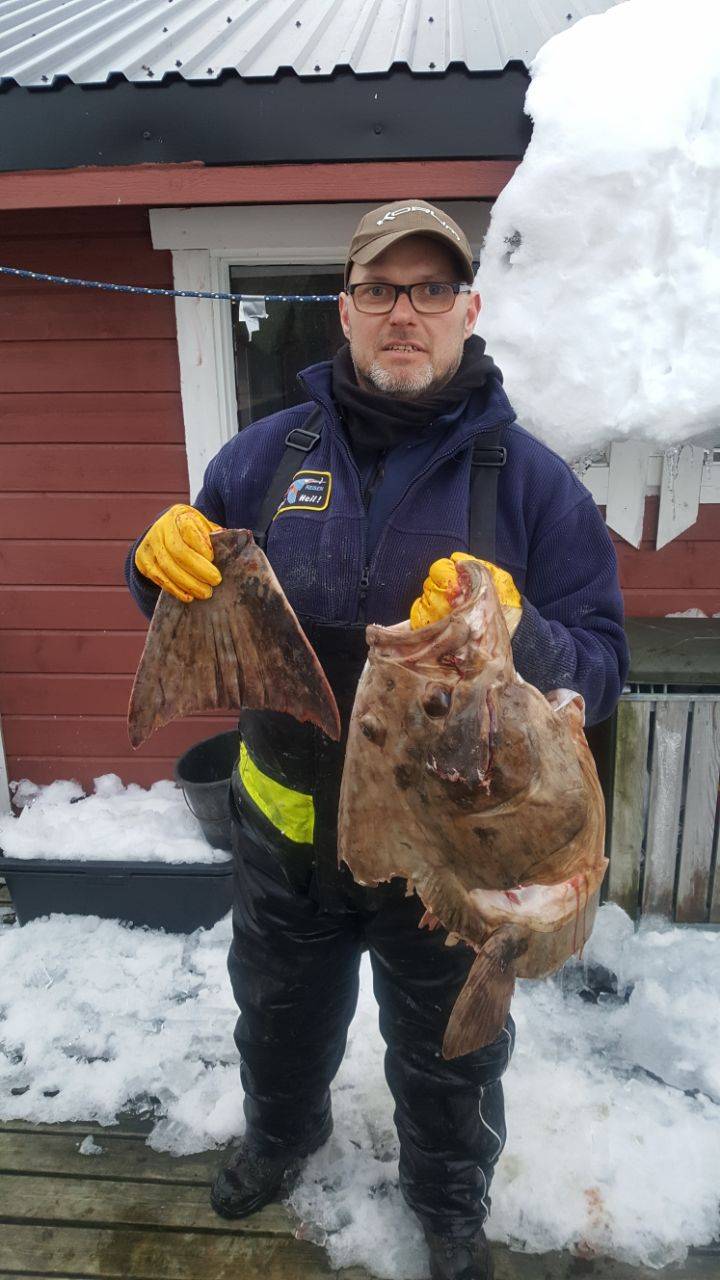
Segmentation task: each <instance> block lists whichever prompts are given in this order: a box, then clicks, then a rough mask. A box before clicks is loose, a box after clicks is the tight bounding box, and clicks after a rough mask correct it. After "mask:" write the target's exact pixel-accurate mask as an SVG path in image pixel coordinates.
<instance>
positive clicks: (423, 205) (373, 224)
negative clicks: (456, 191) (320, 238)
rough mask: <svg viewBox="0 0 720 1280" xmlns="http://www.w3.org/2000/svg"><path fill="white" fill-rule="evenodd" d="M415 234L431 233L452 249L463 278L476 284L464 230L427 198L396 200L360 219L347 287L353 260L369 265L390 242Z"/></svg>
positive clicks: (347, 267) (352, 243)
mask: <svg viewBox="0 0 720 1280" xmlns="http://www.w3.org/2000/svg"><path fill="white" fill-rule="evenodd" d="M416 235H424V236H432V238H433V239H434V240H441V241H442V243H443V244H446V245H447V246H448V247H449V248H450V249H452V250H453V251H454V253H455V256H456V257H457V259H458V262H459V263H460V265H461V267H462V276H463V279H464V280H465V282H466V283H467V284H472V283H473V280H474V279H475V272H474V270H473V256H472V249H471V248H470V245H469V243H468V239H467V236H466V235H465V232H464V231H462V230H461V228H460V227H459V226H458V224H457V222H455V220H454V219H453V218H451V217H450V214H449V213H445V211H444V210H443V209H438V208H437V206H436V205H434V204H428V201H427V200H394V201H393V202H392V204H382V205H380V207H379V208H378V209H371V210H370V212H369V213H366V214H365V216H364V217H363V218H361V219H360V221H359V223H358V225H357V227H356V229H355V233H354V235H353V238H352V240H351V241H350V248H349V249H348V254H347V260H346V262H345V287H346V288H347V283H348V276H349V275H350V268H351V267H352V264H353V262H359V263H360V264H361V266H366V265H367V264H368V263H369V262H373V261H374V259H375V258H377V257H378V256H379V254H381V253H382V252H383V250H385V249H387V248H389V246H390V245H391V244H395V243H396V242H397V241H398V240H402V239H403V237H404V236H416Z"/></svg>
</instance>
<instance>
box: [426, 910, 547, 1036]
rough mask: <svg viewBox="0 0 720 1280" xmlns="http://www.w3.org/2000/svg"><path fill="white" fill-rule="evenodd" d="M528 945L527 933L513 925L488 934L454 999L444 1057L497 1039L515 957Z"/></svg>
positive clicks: (507, 1002)
mask: <svg viewBox="0 0 720 1280" xmlns="http://www.w3.org/2000/svg"><path fill="white" fill-rule="evenodd" d="M527 946H528V939H527V935H526V934H525V933H523V931H522V930H520V929H518V928H517V927H516V926H515V925H503V926H502V928H500V929H497V930H496V931H495V933H493V934H491V936H490V937H489V938H488V940H487V942H486V943H485V945H484V946H483V947H482V948H481V950H480V951H479V952H478V954H477V958H476V960H475V963H474V964H473V967H472V969H471V970H470V973H469V975H468V978H467V981H466V983H465V986H464V987H463V989H462V991H461V992H460V995H459V996H458V998H457V1000H456V1001H455V1005H454V1007H453V1011H452V1013H451V1014H450V1021H449V1022H448V1025H447V1029H446V1031H445V1038H444V1039H443V1047H442V1053H443V1058H458V1057H460V1055H461V1054H464V1053H472V1052H474V1050H475V1049H482V1048H483V1047H484V1046H485V1045H487V1044H492V1042H493V1040H495V1039H497V1037H498V1036H499V1035H500V1032H501V1031H502V1029H503V1027H504V1026H505V1022H506V1020H507V1016H508V1012H509V1010H510V1001H511V999H512V995H513V991H514V990H515V961H516V959H517V957H518V956H520V955H522V954H523V952H524V951H526V950H527Z"/></svg>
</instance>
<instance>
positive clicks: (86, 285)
mask: <svg viewBox="0 0 720 1280" xmlns="http://www.w3.org/2000/svg"><path fill="white" fill-rule="evenodd" d="M0 275H4V276H17V277H19V279H21V280H42V281H44V282H46V283H47V284H64V285H74V286H75V287H76V288H78V289H102V290H104V291H105V292H106V293H135V294H145V295H149V296H150V297H153V298H208V299H210V300H211V301H213V302H254V301H256V300H257V299H258V298H264V300H265V301H266V302H337V300H338V297H339V295H338V294H337V293H263V294H258V293H223V292H222V291H220V290H218V291H217V292H210V291H208V290H204V289H150V288H148V286H147V285H140V284H109V283H108V282H107V281H106V280H78V279H76V278H75V277H73V276H53V275H49V274H48V272H46V271H24V270H22V269H21V268H20V267H3V266H0Z"/></svg>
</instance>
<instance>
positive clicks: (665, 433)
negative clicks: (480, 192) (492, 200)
mask: <svg viewBox="0 0 720 1280" xmlns="http://www.w3.org/2000/svg"><path fill="white" fill-rule="evenodd" d="M531 72H532V83H531V85H530V88H529V90H528V94H527V98H526V111H527V112H528V114H529V115H530V116H531V117H532V119H533V122H534V132H533V137H532V141H531V143H530V145H529V147H528V150H527V152H526V155H525V158H524V159H523V162H522V164H521V165H520V167H519V168H518V169H517V171H516V173H515V174H514V176H513V178H512V179H511V181H510V183H509V184H508V186H507V187H506V188H505V189H504V191H503V192H502V193H501V195H500V196H499V198H498V200H497V202H496V204H495V206H494V209H493V213H492V219H491V223H490V228H489V231H488V235H487V239H486V243H485V248H484V250H483V255H482V259H481V264H480V272H479V275H478V282H477V283H478V288H479V289H480V293H481V295H482V297H483V303H484V308H483V310H482V312H481V314H480V319H479V325H478V328H479V331H480V332H481V333H482V334H483V336H484V337H485V338H486V339H487V342H488V350H489V351H491V352H492V355H493V356H494V357H495V359H496V360H497V361H498V363H499V365H500V367H501V368H502V369H503V372H504V374H505V385H506V387H507V390H508V394H509V396H510V399H511V400H512V402H513V404H514V406H515V408H516V409H517V412H518V416H519V419H520V421H521V422H522V423H523V424H524V425H525V426H527V427H528V428H529V429H530V430H531V431H533V432H534V433H535V434H537V435H538V436H540V437H541V438H542V439H543V440H545V441H546V442H547V443H548V444H550V445H551V446H552V447H553V448H554V449H556V450H557V451H558V452H559V453H561V454H562V455H563V456H564V457H565V458H568V459H578V458H580V457H581V455H583V454H586V453H588V452H590V451H591V450H593V449H600V448H601V447H603V446H604V445H605V444H606V443H607V442H608V441H610V440H611V439H619V438H625V437H628V436H634V437H635V438H641V437H642V438H645V439H648V440H651V441H655V442H658V443H663V444H679V443H680V442H681V441H683V440H686V439H689V438H691V437H693V436H695V435H697V434H699V433H700V432H702V431H704V430H707V429H708V428H710V427H713V428H715V427H717V422H718V417H719V416H720V380H718V377H717V334H718V331H719V330H720V216H718V206H719V202H720V5H718V4H717V0H683V3H680V2H679V0H629V2H628V3H626V4H619V5H617V6H615V7H613V8H611V9H609V10H608V11H607V12H606V13H604V14H602V15H597V16H592V17H587V18H584V19H583V20H582V21H581V22H578V23H577V24H576V25H575V26H573V27H571V28H569V29H568V30H567V31H564V32H563V33H562V34H560V35H558V36H555V37H554V38H553V39H551V40H549V41H548V42H547V44H545V45H544V46H543V48H542V49H541V50H540V52H539V54H538V55H537V57H536V59H535V61H534V63H533V64H532V67H531Z"/></svg>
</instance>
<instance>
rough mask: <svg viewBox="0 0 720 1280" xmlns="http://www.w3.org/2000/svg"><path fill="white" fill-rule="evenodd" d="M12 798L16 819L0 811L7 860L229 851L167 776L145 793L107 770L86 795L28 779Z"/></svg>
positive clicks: (169, 857) (180, 856)
mask: <svg viewBox="0 0 720 1280" xmlns="http://www.w3.org/2000/svg"><path fill="white" fill-rule="evenodd" d="M13 803H14V805H15V807H16V808H19V809H20V813H19V815H18V816H14V815H13V814H0V850H2V852H3V853H4V854H5V855H6V857H8V858H55V859H58V860H61V861H68V860H75V859H77V860H78V861H79V862H88V861H115V860H121V861H132V862H177V863H180V862H184V863H186V862H199V863H202V862H225V861H226V860H227V858H228V856H229V855H228V854H227V853H226V852H225V851H224V850H222V849H213V848H212V846H211V845H209V844H208V842H207V840H206V839H205V836H204V835H203V832H202V828H201V826H200V823H199V822H198V821H197V818H195V817H194V816H193V814H192V813H191V812H190V810H189V809H188V807H187V804H186V803H185V799H184V796H183V792H182V790H181V788H179V787H176V786H175V784H174V783H173V782H170V781H167V780H164V781H162V782H154V783H153V785H152V786H151V787H149V788H148V789H147V790H146V789H145V788H144V787H140V786H137V785H136V784H135V783H130V784H129V786H127V787H125V786H123V784H122V782H121V780H120V778H118V776H117V774H115V773H106V774H103V776H102V777H100V778H95V781H94V791H93V794H92V795H90V796H86V795H85V792H84V791H83V789H82V787H81V786H80V784H79V783H78V782H66V781H57V782H51V783H50V784H49V786H46V787H41V786H37V785H36V784H35V783H33V782H29V781H28V780H27V779H23V780H22V781H21V782H19V783H18V784H17V785H16V786H15V788H14V795H13Z"/></svg>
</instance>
